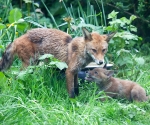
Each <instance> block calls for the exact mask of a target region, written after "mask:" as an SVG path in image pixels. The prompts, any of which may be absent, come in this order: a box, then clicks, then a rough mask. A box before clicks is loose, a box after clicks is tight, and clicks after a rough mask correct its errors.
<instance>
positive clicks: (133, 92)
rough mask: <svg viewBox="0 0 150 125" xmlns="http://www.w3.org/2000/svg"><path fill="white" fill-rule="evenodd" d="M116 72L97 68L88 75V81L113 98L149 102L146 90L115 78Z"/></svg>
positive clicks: (135, 84) (133, 83) (130, 82)
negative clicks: (94, 83)
mask: <svg viewBox="0 0 150 125" xmlns="http://www.w3.org/2000/svg"><path fill="white" fill-rule="evenodd" d="M113 74H114V71H112V70H106V69H103V68H95V69H93V70H91V71H89V72H88V73H87V76H86V80H88V81H94V82H96V83H97V85H98V87H99V89H100V90H101V91H104V92H105V93H106V95H107V96H109V97H112V98H126V99H128V100H129V101H138V102H140V101H147V100H148V96H146V92H145V90H144V89H143V88H142V87H141V86H140V85H138V84H137V83H135V82H133V81H129V80H122V79H119V78H114V77H112V75H113Z"/></svg>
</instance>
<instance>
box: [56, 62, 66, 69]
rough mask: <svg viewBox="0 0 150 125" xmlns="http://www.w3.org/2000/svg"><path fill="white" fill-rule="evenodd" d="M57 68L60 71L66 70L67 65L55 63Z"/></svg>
mask: <svg viewBox="0 0 150 125" xmlns="http://www.w3.org/2000/svg"><path fill="white" fill-rule="evenodd" d="M56 66H57V68H59V69H60V70H62V69H65V68H68V66H67V64H66V63H65V62H57V63H56Z"/></svg>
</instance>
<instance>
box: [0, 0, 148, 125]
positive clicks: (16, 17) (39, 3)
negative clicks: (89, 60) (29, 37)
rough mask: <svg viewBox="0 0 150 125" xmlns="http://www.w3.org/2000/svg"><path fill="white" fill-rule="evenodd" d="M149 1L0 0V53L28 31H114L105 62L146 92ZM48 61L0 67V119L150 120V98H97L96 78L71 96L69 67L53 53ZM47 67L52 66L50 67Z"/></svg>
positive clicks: (0, 121)
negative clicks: (24, 66) (67, 77)
mask: <svg viewBox="0 0 150 125" xmlns="http://www.w3.org/2000/svg"><path fill="white" fill-rule="evenodd" d="M149 6H150V3H149V2H148V1H147V0H138V1H136V0H126V1H123V0H105V1H103V0H94V1H93V0H87V1H86V0H85V1H84V0H72V1H70V0H34V1H32V0H5V1H4V0H3V1H2V0H0V8H1V9H0V57H1V55H2V53H3V52H4V51H5V48H6V46H7V45H8V44H9V43H11V42H13V40H14V39H16V38H18V37H19V36H21V35H22V34H24V33H25V32H26V31H27V30H29V29H32V28H36V27H48V28H57V29H60V30H63V31H65V32H67V33H69V34H70V35H72V37H76V36H81V34H82V32H81V27H87V28H88V29H89V30H90V31H96V32H99V33H100V34H106V33H110V32H117V33H116V35H115V36H114V38H113V39H112V40H111V41H110V43H109V51H108V53H107V55H106V58H105V61H106V62H108V63H113V65H114V66H113V69H114V70H116V71H117V73H116V74H115V76H116V77H120V78H124V79H130V80H133V81H136V82H138V83H139V84H140V85H141V86H143V87H144V88H145V89H146V92H147V93H148V94H150V74H149V69H150V66H149V62H150V57H149V55H148V54H149V52H150V49H149V46H150V44H149V41H150V37H149V34H148V33H149V32H148V31H149V27H150V26H149V19H150V13H149ZM45 58H50V59H51V62H50V63H48V64H46V65H38V66H29V67H28V68H27V69H25V70H23V71H20V70H19V69H20V67H21V62H20V60H18V58H15V60H14V63H13V66H12V67H11V69H9V70H8V71H6V72H0V124H3V125H5V124H8V125H9V124H79V125H81V124H89V125H96V124H97V125H98V124H100V123H103V124H149V122H150V120H149V117H150V115H149V112H150V104H149V102H143V103H130V102H128V101H126V100H113V99H111V100H107V101H104V102H101V101H99V98H100V97H101V96H103V93H100V94H99V95H95V93H96V91H97V87H96V85H95V84H94V83H91V84H87V82H85V83H84V84H81V86H80V90H81V91H80V95H79V97H77V98H76V99H69V98H68V95H67V92H66V86H65V80H64V79H65V76H64V74H63V73H62V71H61V72H60V71H59V70H54V67H58V68H59V69H60V70H62V69H63V68H65V67H67V66H66V64H64V63H63V62H60V61H58V60H57V59H55V58H53V56H52V55H50V54H46V55H43V56H42V57H41V58H40V60H41V61H42V60H43V59H45ZM49 67H51V68H49Z"/></svg>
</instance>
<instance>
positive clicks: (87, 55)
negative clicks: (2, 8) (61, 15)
mask: <svg viewBox="0 0 150 125" xmlns="http://www.w3.org/2000/svg"><path fill="white" fill-rule="evenodd" d="M82 30H83V34H84V36H83V37H77V38H74V39H72V38H71V36H70V35H68V34H67V33H65V32H62V31H60V30H56V29H46V28H36V29H32V30H30V31H28V32H27V33H26V34H24V35H22V36H21V37H19V38H18V39H16V40H15V41H14V42H13V43H12V44H10V45H9V46H8V47H7V48H6V51H5V52H4V54H3V57H2V59H1V61H0V71H3V70H5V69H7V68H9V67H10V66H11V64H12V61H13V57H14V55H15V54H16V55H18V57H19V58H20V59H21V60H22V62H23V66H24V67H27V66H28V65H30V63H31V62H32V63H35V62H37V61H38V58H39V56H40V55H43V54H45V53H50V54H52V55H54V57H55V58H57V59H59V60H61V61H64V62H66V63H67V64H68V68H67V70H66V81H67V89H68V93H69V96H70V97H72V98H74V97H75V94H76V95H78V93H79V88H78V79H77V78H78V76H77V72H78V71H79V70H80V69H82V68H84V67H85V66H86V65H87V64H89V63H90V62H92V61H95V62H96V63H97V64H101V63H103V59H104V55H105V53H106V52H107V48H108V41H109V39H110V38H111V37H112V36H113V35H114V34H111V35H100V34H98V33H90V32H88V31H87V30H86V29H85V28H83V29H82Z"/></svg>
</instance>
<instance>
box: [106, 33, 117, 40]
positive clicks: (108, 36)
mask: <svg viewBox="0 0 150 125" xmlns="http://www.w3.org/2000/svg"><path fill="white" fill-rule="evenodd" d="M115 34H116V32H113V33H110V34H107V38H106V41H107V42H109V41H110V39H111V38H112V37H113V36H114V35H115Z"/></svg>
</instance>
